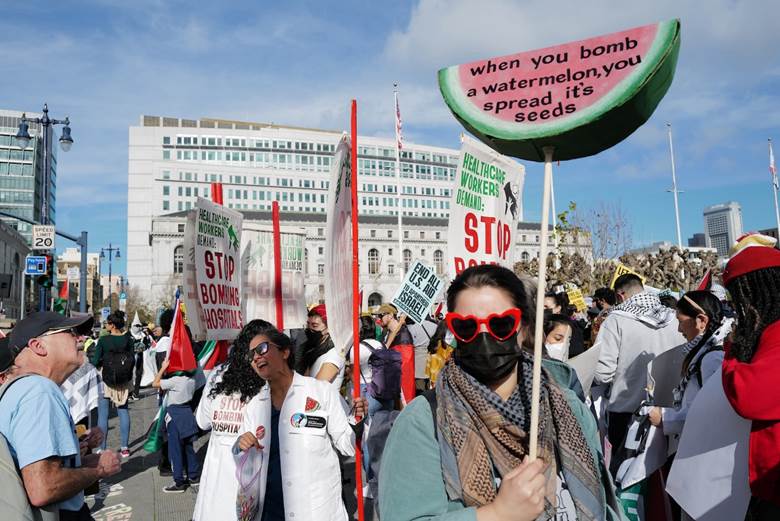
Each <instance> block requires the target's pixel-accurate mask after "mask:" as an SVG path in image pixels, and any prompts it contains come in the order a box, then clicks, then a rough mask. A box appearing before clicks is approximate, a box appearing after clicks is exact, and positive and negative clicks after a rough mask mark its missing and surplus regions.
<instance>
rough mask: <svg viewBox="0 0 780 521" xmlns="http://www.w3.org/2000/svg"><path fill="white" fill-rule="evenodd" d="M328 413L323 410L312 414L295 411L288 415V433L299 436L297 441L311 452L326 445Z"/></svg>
mask: <svg viewBox="0 0 780 521" xmlns="http://www.w3.org/2000/svg"><path fill="white" fill-rule="evenodd" d="M327 427H328V415H327V413H325V412H323V411H317V412H316V413H313V414H304V413H295V414H293V415H292V416H291V417H290V431H289V432H290V434H293V435H295V436H300V438H299V443H300V442H303V446H304V447H305V448H306V449H307V450H309V451H312V452H318V451H321V450H323V449H324V448H325V447H327V445H328V443H327V442H328V438H327V434H328V428H327Z"/></svg>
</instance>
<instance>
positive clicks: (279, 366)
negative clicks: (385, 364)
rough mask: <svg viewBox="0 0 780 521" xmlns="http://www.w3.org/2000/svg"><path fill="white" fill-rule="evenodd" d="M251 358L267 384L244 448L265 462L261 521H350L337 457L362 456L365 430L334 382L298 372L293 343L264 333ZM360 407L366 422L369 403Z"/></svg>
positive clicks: (247, 418)
mask: <svg viewBox="0 0 780 521" xmlns="http://www.w3.org/2000/svg"><path fill="white" fill-rule="evenodd" d="M249 352H250V354H251V356H252V367H253V368H254V370H255V372H256V373H257V374H258V376H259V377H260V378H262V379H263V380H265V381H266V382H267V383H266V385H264V386H263V388H262V389H261V390H260V392H259V393H258V394H257V396H255V397H254V398H252V400H251V401H250V402H249V404H248V405H247V406H246V409H245V411H244V428H243V431H245V433H244V434H242V435H241V437H240V438H239V440H238V447H239V448H240V449H241V450H242V451H245V450H248V449H250V448H251V447H255V448H257V449H259V450H260V451H261V452H262V454H263V457H262V466H261V469H260V474H259V479H258V480H257V483H258V485H257V495H258V497H259V501H260V505H259V510H258V513H257V516H256V517H255V521H260V520H261V519H262V520H263V521H277V520H278V521H282V520H284V519H288V520H289V519H292V520H294V521H295V520H299V519H300V520H308V519H317V520H321V521H347V511H346V508H345V507H344V503H343V501H342V500H341V488H342V486H341V470H340V467H339V458H338V455H337V452H340V453H341V454H343V455H345V456H352V455H353V454H354V453H355V437H356V434H357V436H360V434H361V433H360V431H361V430H362V422H360V423H357V422H355V417H354V416H353V417H351V418H350V419H348V418H347V415H346V414H345V413H344V410H343V409H342V407H341V405H340V402H339V396H338V393H337V391H336V389H335V388H334V387H333V386H332V385H330V384H329V383H328V382H325V381H321V380H316V379H314V378H310V377H306V376H301V375H300V374H298V373H295V372H294V371H293V369H292V368H293V360H292V342H291V341H290V339H289V338H288V337H287V335H285V334H283V333H280V332H279V331H277V330H269V331H267V332H266V333H261V334H259V335H257V336H255V337H254V338H253V339H252V340H251V342H250V343H249ZM354 407H355V416H357V417H360V418H363V417H364V416H365V413H366V410H367V407H366V403H365V399H364V398H357V399H356V400H355V406H354Z"/></svg>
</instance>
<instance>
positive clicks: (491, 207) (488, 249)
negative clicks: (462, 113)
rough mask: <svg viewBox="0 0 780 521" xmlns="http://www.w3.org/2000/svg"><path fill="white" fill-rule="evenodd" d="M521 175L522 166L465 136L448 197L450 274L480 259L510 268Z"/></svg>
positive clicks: (521, 195)
mask: <svg viewBox="0 0 780 521" xmlns="http://www.w3.org/2000/svg"><path fill="white" fill-rule="evenodd" d="M524 180H525V169H524V168H523V166H522V165H519V164H517V163H515V162H514V161H512V160H511V159H509V158H506V157H504V156H502V155H501V154H498V153H496V152H495V151H493V150H491V149H489V148H488V147H486V146H484V145H482V144H481V143H479V142H477V141H474V140H473V139H470V138H468V137H464V140H463V146H462V147H461V149H460V159H459V163H458V169H457V172H456V174H455V186H454V187H453V191H452V199H451V201H450V223H449V231H448V237H447V252H448V255H449V256H450V258H449V263H450V274H451V275H453V276H454V275H458V274H459V273H460V272H462V271H463V270H465V269H466V268H468V267H470V266H476V265H478V264H500V265H502V266H506V267H508V268H510V269H511V268H512V266H513V265H514V262H515V258H514V244H515V235H516V233H517V221H518V219H520V216H521V215H522V213H523V207H522V204H523V201H522V200H523V181H524Z"/></svg>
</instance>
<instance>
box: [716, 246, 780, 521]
mask: <svg viewBox="0 0 780 521" xmlns="http://www.w3.org/2000/svg"><path fill="white" fill-rule="evenodd" d="M774 244H775V240H774V239H772V238H770V237H765V236H761V235H758V234H754V235H748V236H745V237H742V238H741V239H740V241H739V242H738V243H737V245H736V246H735V247H734V248H732V251H734V250H736V251H737V253H736V254H735V255H733V256H732V257H731V260H729V262H728V264H727V265H726V269H725V270H724V272H723V282H724V284H725V285H726V289H728V291H729V294H730V295H731V298H732V302H733V304H734V310H735V311H736V313H737V326H736V329H735V332H734V342H733V344H732V345H731V347H730V349H727V351H726V358H725V361H724V362H723V389H724V391H725V393H726V397H727V398H728V400H729V402H730V403H731V406H732V407H734V410H735V411H736V412H737V414H739V415H740V416H742V417H743V418H746V419H748V420H752V426H751V432H750V455H749V476H750V491H751V494H752V496H753V498H752V500H751V502H750V507H749V511H748V517H747V519H751V520H753V519H755V520H761V521H763V520H769V519H780V386H778V385H777V374H778V370H780V251H778V250H777V249H775V248H774V247H773V246H774Z"/></svg>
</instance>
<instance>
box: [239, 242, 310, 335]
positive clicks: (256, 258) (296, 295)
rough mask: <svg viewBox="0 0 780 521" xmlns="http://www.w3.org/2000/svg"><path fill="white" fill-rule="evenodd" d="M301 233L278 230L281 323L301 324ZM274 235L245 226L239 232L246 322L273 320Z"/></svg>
mask: <svg viewBox="0 0 780 521" xmlns="http://www.w3.org/2000/svg"><path fill="white" fill-rule="evenodd" d="M305 239H306V235H305V233H282V234H281V243H282V244H281V247H282V303H283V314H284V316H283V318H284V327H286V328H297V327H304V324H305V323H306V295H305V285H304V274H303V257H304V253H303V249H304V242H305ZM273 240H274V235H273V232H271V231H265V230H247V229H245V230H244V231H243V233H242V234H241V241H242V251H243V252H244V253H243V254H242V255H241V263H242V266H243V269H244V274H243V275H244V279H243V280H244V288H243V299H242V301H241V304H242V306H243V308H242V309H243V310H244V313H243V316H244V317H245V320H246V321H247V322H248V321H250V320H253V319H255V318H262V319H264V320H268V321H269V322H271V323H275V322H276V298H275V296H274V242H273Z"/></svg>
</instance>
